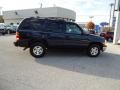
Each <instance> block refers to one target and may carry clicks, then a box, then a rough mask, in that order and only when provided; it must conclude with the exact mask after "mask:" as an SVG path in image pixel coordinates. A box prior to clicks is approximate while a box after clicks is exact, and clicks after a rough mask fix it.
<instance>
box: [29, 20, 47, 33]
mask: <svg viewBox="0 0 120 90" xmlns="http://www.w3.org/2000/svg"><path fill="white" fill-rule="evenodd" d="M31 24H32V27H33V29H34V30H36V31H44V29H45V21H44V20H39V19H37V20H32V23H31Z"/></svg>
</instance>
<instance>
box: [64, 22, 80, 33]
mask: <svg viewBox="0 0 120 90" xmlns="http://www.w3.org/2000/svg"><path fill="white" fill-rule="evenodd" d="M66 33H73V34H81V30H80V28H79V27H78V26H77V25H75V24H67V25H66Z"/></svg>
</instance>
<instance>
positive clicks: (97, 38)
mask: <svg viewBox="0 0 120 90" xmlns="http://www.w3.org/2000/svg"><path fill="white" fill-rule="evenodd" d="M87 36H88V39H89V40H91V41H93V42H101V43H103V42H105V39H104V38H103V37H100V36H98V35H94V34H88V35H87Z"/></svg>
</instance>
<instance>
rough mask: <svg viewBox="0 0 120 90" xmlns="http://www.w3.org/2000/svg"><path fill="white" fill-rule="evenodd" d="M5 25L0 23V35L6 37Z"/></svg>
mask: <svg viewBox="0 0 120 90" xmlns="http://www.w3.org/2000/svg"><path fill="white" fill-rule="evenodd" d="M5 28H6V27H5V24H4V23H0V34H2V35H4V34H5V33H6V30H5Z"/></svg>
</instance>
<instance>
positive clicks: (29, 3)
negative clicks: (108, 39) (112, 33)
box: [0, 0, 114, 24]
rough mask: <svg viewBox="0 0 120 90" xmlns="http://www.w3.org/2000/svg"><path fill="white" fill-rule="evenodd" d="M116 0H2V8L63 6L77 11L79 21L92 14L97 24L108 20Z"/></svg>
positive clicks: (85, 20)
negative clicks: (111, 5) (111, 7)
mask: <svg viewBox="0 0 120 90" xmlns="http://www.w3.org/2000/svg"><path fill="white" fill-rule="evenodd" d="M113 2H114V0H0V7H2V10H3V11H4V10H16V9H29V8H39V7H40V4H41V3H42V5H43V7H53V6H58V7H63V8H67V9H71V10H74V11H75V12H76V15H77V16H76V21H77V22H88V21H90V20H91V19H90V18H89V17H90V16H94V18H93V19H92V21H93V22H94V23H95V24H99V23H100V22H104V21H106V22H108V21H109V14H110V3H113Z"/></svg>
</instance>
